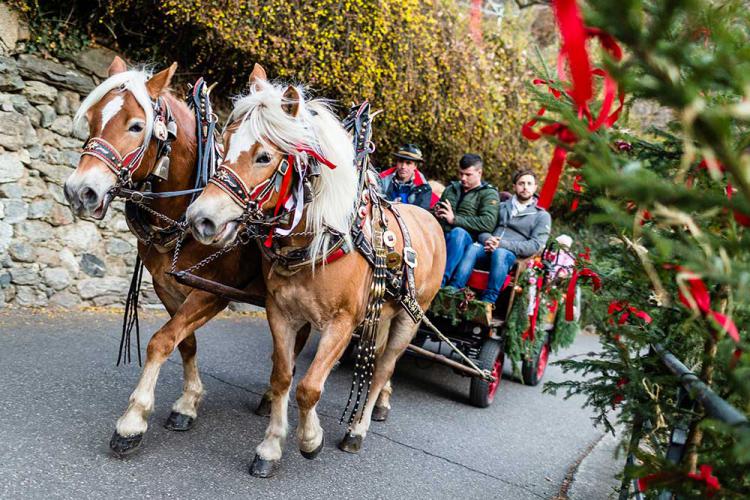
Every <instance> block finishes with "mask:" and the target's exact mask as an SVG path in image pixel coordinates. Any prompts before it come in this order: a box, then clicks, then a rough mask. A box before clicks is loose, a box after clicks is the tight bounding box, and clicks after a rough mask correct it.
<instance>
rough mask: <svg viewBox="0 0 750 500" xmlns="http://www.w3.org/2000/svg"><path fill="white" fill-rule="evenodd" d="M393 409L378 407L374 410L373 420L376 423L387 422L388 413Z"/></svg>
mask: <svg viewBox="0 0 750 500" xmlns="http://www.w3.org/2000/svg"><path fill="white" fill-rule="evenodd" d="M390 411H391V409H390V408H387V407H385V406H376V407H375V408H373V409H372V419H373V420H374V421H375V422H385V421H386V420H387V419H388V413H390Z"/></svg>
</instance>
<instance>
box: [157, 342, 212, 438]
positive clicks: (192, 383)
mask: <svg viewBox="0 0 750 500" xmlns="http://www.w3.org/2000/svg"><path fill="white" fill-rule="evenodd" d="M177 348H178V349H179V350H180V356H182V371H183V383H182V394H181V395H180V398H179V399H178V400H177V401H175V402H174V404H173V405H172V413H170V414H169V418H167V421H166V422H165V423H164V427H165V428H167V429H169V430H170V431H189V430H190V429H192V428H193V424H194V423H195V419H196V418H197V417H198V405H199V404H200V401H201V398H202V397H203V383H202V382H201V379H200V375H199V373H198V363H197V359H196V355H195V354H196V351H197V340H196V338H195V333H191V334H190V335H188V336H187V337H186V338H185V340H183V341H182V342H180V343H179V345H178V346H177Z"/></svg>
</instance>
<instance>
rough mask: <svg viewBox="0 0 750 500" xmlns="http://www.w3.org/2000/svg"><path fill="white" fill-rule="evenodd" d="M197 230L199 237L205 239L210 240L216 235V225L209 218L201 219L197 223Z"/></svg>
mask: <svg viewBox="0 0 750 500" xmlns="http://www.w3.org/2000/svg"><path fill="white" fill-rule="evenodd" d="M195 229H196V231H198V235H200V236H201V237H203V238H210V237H212V236H214V235H215V234H216V224H214V222H213V221H212V220H211V219H209V218H208V217H201V218H200V219H198V220H197V221H196V222H195Z"/></svg>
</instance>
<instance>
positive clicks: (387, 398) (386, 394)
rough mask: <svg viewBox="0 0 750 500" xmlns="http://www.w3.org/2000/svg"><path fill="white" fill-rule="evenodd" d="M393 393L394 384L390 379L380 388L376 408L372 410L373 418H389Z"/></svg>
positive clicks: (376, 419) (384, 419)
mask: <svg viewBox="0 0 750 500" xmlns="http://www.w3.org/2000/svg"><path fill="white" fill-rule="evenodd" d="M391 394H393V386H392V385H391V380H390V379H388V382H386V383H385V385H384V386H383V388H382V389H381V390H380V395H379V396H378V399H377V401H376V402H375V408H373V410H372V419H373V420H374V421H375V422H385V421H386V420H387V419H388V414H389V413H390V412H391Z"/></svg>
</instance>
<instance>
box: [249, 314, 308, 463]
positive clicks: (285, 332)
mask: <svg viewBox="0 0 750 500" xmlns="http://www.w3.org/2000/svg"><path fill="white" fill-rule="evenodd" d="M266 314H267V316H268V324H269V326H270V327H271V335H272V336H273V356H272V358H271V359H272V361H273V369H272V370H271V389H270V391H271V419H270V420H269V422H268V427H267V428H266V434H265V438H264V439H263V441H262V442H261V443H260V444H259V445H258V447H257V448H256V449H255V458H254V459H253V463H252V465H251V466H250V474H252V475H253V476H255V477H271V476H273V475H274V474H275V473H276V469H277V468H278V465H279V461H280V460H281V453H282V447H283V446H284V441H285V440H286V435H287V428H288V426H289V423H288V420H287V412H288V405H289V388H290V387H291V385H292V371H293V369H294V368H293V367H294V349H295V338H296V336H295V332H296V331H298V330H299V328H300V327H301V326H304V325H300V324H294V323H291V322H290V321H289V320H288V319H287V318H286V317H285V316H284V315H283V314H282V313H281V312H280V311H278V309H277V307H276V305H275V304H274V303H273V301H272V300H269V301H268V304H267V306H266Z"/></svg>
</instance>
